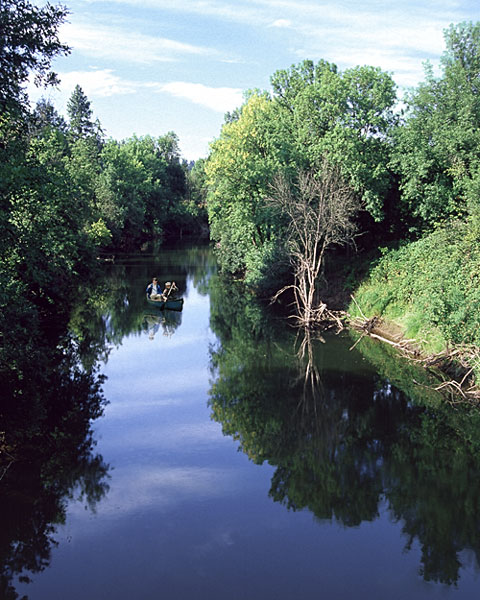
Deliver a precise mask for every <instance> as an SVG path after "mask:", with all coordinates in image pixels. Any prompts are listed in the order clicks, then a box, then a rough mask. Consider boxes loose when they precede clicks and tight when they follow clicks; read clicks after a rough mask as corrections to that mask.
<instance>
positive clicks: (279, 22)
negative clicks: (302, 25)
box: [270, 19, 292, 29]
mask: <svg viewBox="0 0 480 600" xmlns="http://www.w3.org/2000/svg"><path fill="white" fill-rule="evenodd" d="M291 26H292V22H291V21H289V20H288V19H277V20H276V21H274V22H273V23H272V24H271V25H270V27H279V28H284V29H285V28H288V27H291Z"/></svg>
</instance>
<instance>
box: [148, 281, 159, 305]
mask: <svg viewBox="0 0 480 600" xmlns="http://www.w3.org/2000/svg"><path fill="white" fill-rule="evenodd" d="M147 298H150V300H162V293H161V292H160V286H159V285H158V279H157V278H156V277H154V278H153V279H152V283H150V284H149V285H147Z"/></svg>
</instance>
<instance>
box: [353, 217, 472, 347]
mask: <svg viewBox="0 0 480 600" xmlns="http://www.w3.org/2000/svg"><path fill="white" fill-rule="evenodd" d="M479 273H480V246H479V244H478V238H477V237H476V236H475V235H474V233H473V232H472V229H471V227H469V226H468V225H466V224H465V223H462V222H459V221H457V222H452V223H450V224H449V225H448V226H447V227H444V228H441V229H438V230H436V231H435V232H433V233H431V234H430V235H428V236H425V237H424V238H422V239H420V240H418V241H416V242H413V243H411V244H409V245H405V246H403V247H401V248H399V249H397V250H390V251H385V253H384V255H383V256H382V258H380V259H379V260H378V262H377V264H376V265H375V266H374V267H373V269H372V271H371V273H370V275H369V277H368V279H367V280H366V281H365V282H364V283H363V284H362V285H361V286H360V287H359V289H358V290H357V291H356V293H355V297H356V300H357V302H358V305H359V306H360V307H361V309H362V311H363V312H364V314H365V315H366V316H373V315H382V316H383V317H385V318H387V319H389V320H392V321H396V322H397V323H398V324H399V325H401V326H402V327H403V329H404V331H405V335H406V337H407V338H415V339H417V340H418V341H419V342H422V340H425V341H424V344H423V345H424V348H425V349H428V350H437V351H438V350H441V349H442V348H444V347H445V346H446V345H448V344H475V345H476V346H480V286H479V283H480V280H479ZM351 311H352V312H355V311H356V307H355V305H354V304H353V305H352V306H351Z"/></svg>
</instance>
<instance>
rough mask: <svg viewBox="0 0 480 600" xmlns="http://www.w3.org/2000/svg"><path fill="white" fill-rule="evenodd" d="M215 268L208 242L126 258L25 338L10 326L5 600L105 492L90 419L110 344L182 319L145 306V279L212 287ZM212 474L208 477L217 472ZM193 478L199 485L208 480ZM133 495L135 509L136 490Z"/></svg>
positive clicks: (0, 590) (1, 465)
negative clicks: (70, 518) (76, 510)
mask: <svg viewBox="0 0 480 600" xmlns="http://www.w3.org/2000/svg"><path fill="white" fill-rule="evenodd" d="M173 256H174V257H175V258H173ZM193 263H194V266H193ZM211 269H212V262H211V258H210V254H209V253H208V251H207V249H203V250H202V249H196V250H195V252H194V253H192V251H191V250H184V251H182V252H176V253H175V254H173V253H168V252H166V253H163V254H158V255H155V256H152V255H149V256H147V257H138V256H136V257H135V256H132V257H125V260H124V261H120V260H119V261H117V262H116V264H115V265H106V268H105V272H104V273H103V274H102V277H101V278H100V279H99V281H90V282H87V281H85V284H84V286H82V290H81V291H80V292H79V293H80V295H79V296H78V297H77V298H76V299H75V301H76V304H75V306H73V307H70V309H71V310H65V311H64V312H62V314H61V315H59V314H56V313H55V311H52V312H51V314H48V313H47V312H46V311H45V313H44V314H43V315H42V318H43V321H42V323H37V322H35V323H34V327H30V328H29V330H28V335H27V336H26V337H25V340H23V338H20V337H19V336H18V335H14V334H13V333H12V334H9V332H4V333H5V336H4V339H3V346H2V347H1V348H0V350H1V356H0V358H1V360H2V363H1V364H2V370H1V372H0V377H1V381H0V385H1V389H2V399H1V404H0V418H1V421H0V515H1V521H2V525H1V527H0V564H1V567H0V597H1V598H6V599H15V598H18V597H19V596H18V593H17V591H16V590H15V582H16V580H18V581H20V582H28V581H30V580H31V578H32V577H33V575H34V574H36V573H39V572H41V571H43V570H45V569H46V568H47V567H49V565H50V561H51V557H52V551H53V549H54V548H55V547H56V545H57V541H56V539H57V531H58V528H59V526H60V525H63V524H65V520H66V515H67V505H69V504H71V503H72V501H77V502H79V503H80V504H82V505H84V506H85V507H86V508H88V509H89V510H91V511H94V510H95V509H96V507H97V505H98V503H99V502H100V501H101V500H102V499H104V498H105V496H106V495H107V492H108V491H109V466H108V464H106V463H105V461H104V460H103V457H102V456H101V455H100V454H98V453H96V452H95V444H96V441H95V439H94V437H93V433H92V423H93V422H94V421H95V420H96V419H98V417H99V416H100V415H102V413H103V409H104V406H105V404H106V401H105V398H104V396H103V393H102V386H103V383H104V378H103V376H102V375H101V374H100V373H99V365H100V364H101V363H102V362H107V361H108V358H109V355H110V352H111V349H112V346H118V345H120V344H121V343H122V341H123V340H124V338H125V337H126V336H130V335H133V336H139V337H142V338H144V339H145V341H147V340H148V339H149V337H150V336H151V335H152V334H153V337H155V335H156V333H157V332H158V333H159V334H163V335H167V336H171V335H172V334H173V333H174V332H175V331H176V330H177V328H178V327H179V326H180V324H181V319H182V314H181V313H178V312H172V311H162V312H161V313H152V312H151V311H149V310H148V307H147V305H146V301H145V293H144V292H145V282H146V281H148V280H149V279H151V274H152V271H153V272H154V273H157V274H158V275H159V276H160V275H161V277H162V279H170V280H171V279H174V280H175V281H176V282H177V285H178V287H179V288H180V293H181V294H184V295H185V296H186V295H187V294H186V290H187V277H189V278H194V279H195V281H196V282H197V285H198V287H199V290H203V292H201V291H200V293H204V294H205V293H206V286H207V284H206V281H207V279H208V276H209V273H210V271H211ZM147 344H148V342H147ZM4 364H5V365H8V368H6V369H4V368H3V365H4ZM146 397H148V396H147V395H146ZM206 475H207V481H210V479H211V477H212V475H211V474H208V473H207V474H206ZM209 478H210V479H209ZM187 480H188V481H190V483H189V485H190V486H194V485H196V484H195V482H194V481H193V479H192V478H191V477H189V474H188V473H184V472H183V473H182V472H180V471H177V472H173V471H172V472H169V471H168V470H167V471H165V472H160V471H156V472H152V473H151V477H150V479H149V480H148V481H144V484H145V494H146V496H148V495H149V494H150V495H151V494H152V493H153V494H154V495H155V494H156V492H157V488H158V487H159V486H160V487H162V486H165V485H167V484H168V485H170V486H172V487H173V488H174V489H178V490H179V493H181V491H182V489H184V488H185V486H186V484H187V483H188V481H187ZM197 483H198V485H197V487H198V486H201V485H204V487H206V488H208V487H210V484H208V485H207V484H202V482H201V481H199V482H197ZM135 494H137V496H138V489H137V490H136V491H135ZM134 501H135V502H136V506H137V507H138V497H136V498H135V500H134ZM152 501H153V496H152ZM110 506H112V505H111V504H110ZM70 508H71V506H70ZM22 597H23V596H22Z"/></svg>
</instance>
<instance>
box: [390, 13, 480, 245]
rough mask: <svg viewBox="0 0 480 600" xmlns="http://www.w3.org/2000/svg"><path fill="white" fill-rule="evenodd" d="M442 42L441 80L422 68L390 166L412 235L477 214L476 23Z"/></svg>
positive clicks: (479, 42) (479, 68) (479, 60)
mask: <svg viewBox="0 0 480 600" xmlns="http://www.w3.org/2000/svg"><path fill="white" fill-rule="evenodd" d="M445 41H446V47H447V48H446V51H445V53H444V55H443V57H442V60H441V68H442V74H441V76H440V77H438V78H437V77H435V76H434V73H433V69H432V67H431V66H427V68H426V78H425V81H424V82H423V83H422V84H421V85H420V86H419V87H418V89H417V90H415V91H414V92H413V93H412V94H411V95H410V97H409V98H408V99H407V114H406V121H405V124H404V126H403V127H401V128H400V129H399V130H398V138H397V144H396V151H395V155H394V158H393V161H392V167H393V168H394V169H396V170H397V171H398V173H399V174H400V177H401V192H402V196H401V198H402V203H403V206H404V212H405V214H407V215H409V217H410V227H411V229H412V231H414V232H417V233H420V232H422V231H425V230H431V229H432V228H433V227H435V226H436V225H437V224H438V223H441V222H444V221H446V220H448V219H450V218H455V217H462V218H463V217H465V216H467V215H479V214H480V202H479V201H478V198H479V194H480V150H479V148H480V100H479V76H480V23H477V24H472V23H461V24H459V25H456V26H454V25H452V26H451V27H450V28H449V29H448V30H446V31H445Z"/></svg>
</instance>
